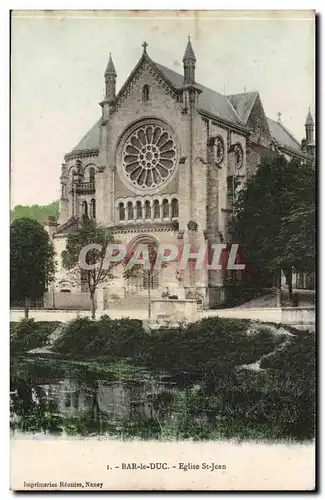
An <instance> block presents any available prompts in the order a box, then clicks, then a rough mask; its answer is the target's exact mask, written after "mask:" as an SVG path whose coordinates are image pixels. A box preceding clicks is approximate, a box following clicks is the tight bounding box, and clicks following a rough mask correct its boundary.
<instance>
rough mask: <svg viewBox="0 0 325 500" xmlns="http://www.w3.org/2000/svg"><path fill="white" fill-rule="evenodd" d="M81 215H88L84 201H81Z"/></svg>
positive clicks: (86, 204)
mask: <svg viewBox="0 0 325 500" xmlns="http://www.w3.org/2000/svg"><path fill="white" fill-rule="evenodd" d="M82 215H85V216H86V217H87V216H88V203H87V202H86V201H83V202H82Z"/></svg>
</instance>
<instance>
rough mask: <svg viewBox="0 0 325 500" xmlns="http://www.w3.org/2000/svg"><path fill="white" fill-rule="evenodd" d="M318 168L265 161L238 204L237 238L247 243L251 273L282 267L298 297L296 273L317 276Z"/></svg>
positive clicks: (277, 272)
mask: <svg viewBox="0 0 325 500" xmlns="http://www.w3.org/2000/svg"><path fill="white" fill-rule="evenodd" d="M314 198H315V168H314V167H313V166H311V165H309V164H304V163H301V162H298V161H294V160H292V161H290V162H288V161H287V160H286V159H285V158H284V157H282V156H281V157H280V156H279V157H277V158H275V159H273V160H267V159H265V160H263V161H262V163H261V165H260V166H259V168H258V169H257V172H256V174H255V176H254V177H253V178H252V179H250V180H249V181H248V182H247V185H246V188H245V189H243V190H242V191H241V193H240V194H239V197H238V200H237V202H236V204H235V213H236V216H235V219H234V221H233V225H232V238H233V240H234V241H236V242H237V243H239V244H240V245H241V249H242V252H243V253H244V257H245V263H246V266H247V268H248V269H249V271H250V272H251V273H252V274H253V275H254V274H255V275H256V276H258V275H260V274H261V271H262V272H264V273H266V274H268V273H269V274H270V273H271V274H273V276H274V277H275V283H276V284H277V286H278V287H279V286H280V275H281V274H280V273H281V269H282V270H284V272H285V274H286V275H287V279H288V284H289V292H290V296H292V284H291V277H292V270H295V271H297V272H311V271H312V270H313V269H314V264H315V262H314V259H315V257H314V256H315V201H314Z"/></svg>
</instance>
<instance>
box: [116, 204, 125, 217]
mask: <svg viewBox="0 0 325 500" xmlns="http://www.w3.org/2000/svg"><path fill="white" fill-rule="evenodd" d="M118 211H119V219H120V220H125V208H124V203H122V202H121V203H120V204H119V207H118Z"/></svg>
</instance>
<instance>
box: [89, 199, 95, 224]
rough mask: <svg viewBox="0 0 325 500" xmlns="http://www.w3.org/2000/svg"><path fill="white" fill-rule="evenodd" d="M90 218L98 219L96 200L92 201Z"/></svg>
mask: <svg viewBox="0 0 325 500" xmlns="http://www.w3.org/2000/svg"><path fill="white" fill-rule="evenodd" d="M90 216H91V217H92V218H93V219H96V200H95V199H94V198H93V199H92V200H91V201H90Z"/></svg>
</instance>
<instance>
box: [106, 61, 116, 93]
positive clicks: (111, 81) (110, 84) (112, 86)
mask: <svg viewBox="0 0 325 500" xmlns="http://www.w3.org/2000/svg"><path fill="white" fill-rule="evenodd" d="M104 76H105V100H107V101H112V100H114V99H115V96H116V76H117V75H116V71H115V67H114V63H113V60H112V55H111V53H109V60H108V63H107V67H106V70H105V74H104Z"/></svg>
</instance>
